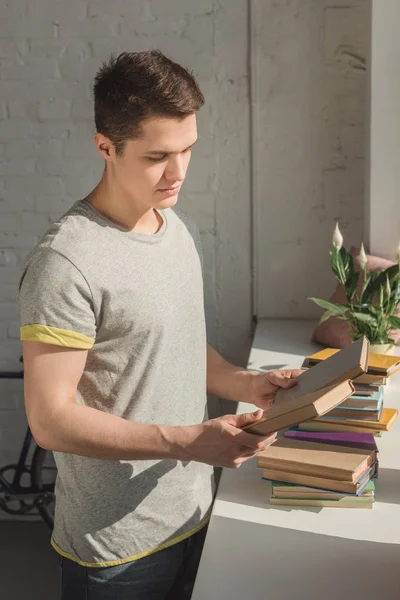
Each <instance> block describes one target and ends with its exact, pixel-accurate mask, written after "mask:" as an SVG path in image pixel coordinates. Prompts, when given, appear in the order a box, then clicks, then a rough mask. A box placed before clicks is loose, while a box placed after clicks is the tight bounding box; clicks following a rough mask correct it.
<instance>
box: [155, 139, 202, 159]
mask: <svg viewBox="0 0 400 600" xmlns="http://www.w3.org/2000/svg"><path fill="white" fill-rule="evenodd" d="M196 142H197V140H195V141H194V142H193V144H190V146H188V147H187V148H185V150H182V152H186V150H189V149H190V148H193V146H194V145H195V144H196ZM146 154H162V155H163V154H175V153H174V152H168V150H149V152H147V153H146Z"/></svg>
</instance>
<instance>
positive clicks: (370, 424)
mask: <svg viewBox="0 0 400 600" xmlns="http://www.w3.org/2000/svg"><path fill="white" fill-rule="evenodd" d="M398 414H399V411H398V410H397V408H384V409H383V410H382V416H381V418H380V419H379V421H368V420H366V419H363V420H362V422H361V423H362V427H363V429H373V430H375V431H389V429H390V428H391V427H392V425H393V423H394V422H395V421H396V419H397V416H398ZM314 420H315V421H316V422H318V423H328V424H331V425H333V424H336V425H340V426H343V425H345V426H348V425H350V426H356V427H357V426H358V427H359V426H360V425H361V423H360V420H358V419H338V418H335V417H331V418H329V417H328V418H327V417H325V416H323V417H318V418H317V419H314Z"/></svg>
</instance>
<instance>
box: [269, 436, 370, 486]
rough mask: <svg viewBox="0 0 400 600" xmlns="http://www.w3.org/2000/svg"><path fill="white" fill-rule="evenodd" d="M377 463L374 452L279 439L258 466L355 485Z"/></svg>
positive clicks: (270, 447)
mask: <svg viewBox="0 0 400 600" xmlns="http://www.w3.org/2000/svg"><path fill="white" fill-rule="evenodd" d="M375 460H376V452H375V451H373V450H372V451H370V450H364V449H360V448H352V447H349V446H338V445H335V444H324V443H319V442H308V441H304V440H298V439H291V438H279V439H278V440H276V442H274V443H273V444H271V445H270V446H269V447H268V448H266V449H265V450H264V451H263V452H261V454H259V455H258V466H259V467H260V468H262V469H277V470H279V471H290V472H294V473H303V474H306V475H307V474H309V475H313V476H315V477H325V478H332V479H338V480H343V481H345V480H349V481H353V482H356V481H358V479H359V478H360V476H361V474H362V473H364V472H365V471H366V469H368V467H369V466H370V465H372V464H373V463H374V462H375Z"/></svg>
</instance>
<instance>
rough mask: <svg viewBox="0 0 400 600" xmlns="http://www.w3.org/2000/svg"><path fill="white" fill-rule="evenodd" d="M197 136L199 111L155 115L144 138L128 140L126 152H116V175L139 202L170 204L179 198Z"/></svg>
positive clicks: (151, 205)
mask: <svg viewBox="0 0 400 600" xmlns="http://www.w3.org/2000/svg"><path fill="white" fill-rule="evenodd" d="M196 140H197V127H196V115H194V114H193V115H189V116H187V117H184V118H183V119H175V118H168V117H152V118H150V119H149V120H148V121H146V122H145V123H144V124H143V125H142V134H141V136H140V138H138V139H135V140H128V141H126V142H125V146H124V149H123V152H122V154H119V155H115V154H114V153H113V155H112V158H111V161H109V166H110V167H111V169H112V172H113V178H114V180H115V181H116V183H117V184H118V186H120V187H121V188H122V189H123V191H124V192H126V194H127V195H128V196H131V198H132V201H133V202H134V203H135V204H136V206H140V207H143V208H144V209H146V208H159V209H163V208H169V207H170V206H173V205H174V204H175V203H176V202H177V199H178V194H179V190H180V187H181V185H182V183H183V181H184V179H185V176H186V171H187V168H188V165H189V161H190V155H191V149H192V147H193V145H194V144H195V143H196ZM110 162H111V164H110Z"/></svg>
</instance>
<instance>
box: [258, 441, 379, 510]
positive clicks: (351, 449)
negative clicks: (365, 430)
mask: <svg viewBox="0 0 400 600" xmlns="http://www.w3.org/2000/svg"><path fill="white" fill-rule="evenodd" d="M332 435H333V436H334V435H335V434H331V436H332ZM359 435H360V434H353V436H350V437H347V438H346V439H343V440H339V439H335V438H334V437H333V439H332V438H331V439H329V438H326V439H324V437H323V436H322V437H321V436H319V437H318V435H317V436H314V437H312V436H309V437H308V438H305V437H304V436H301V435H299V436H296V435H295V434H294V432H293V433H292V434H291V435H290V436H286V435H285V437H282V438H279V439H278V440H277V441H276V442H275V443H274V444H272V445H271V446H269V447H268V448H267V449H266V450H264V451H263V452H262V453H261V454H260V456H259V458H258V466H259V468H261V469H263V477H264V478H265V479H268V480H271V481H272V484H271V490H272V491H271V497H270V502H271V504H285V505H291V506H331V507H343V508H346V507H347V508H372V506H373V502H374V490H375V486H374V482H373V478H374V477H376V474H377V468H378V461H377V454H378V449H377V447H376V444H375V441H374V437H373V436H372V435H370V434H369V435H368V434H366V436H364V439H363V440H361V439H358V436H359Z"/></svg>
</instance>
